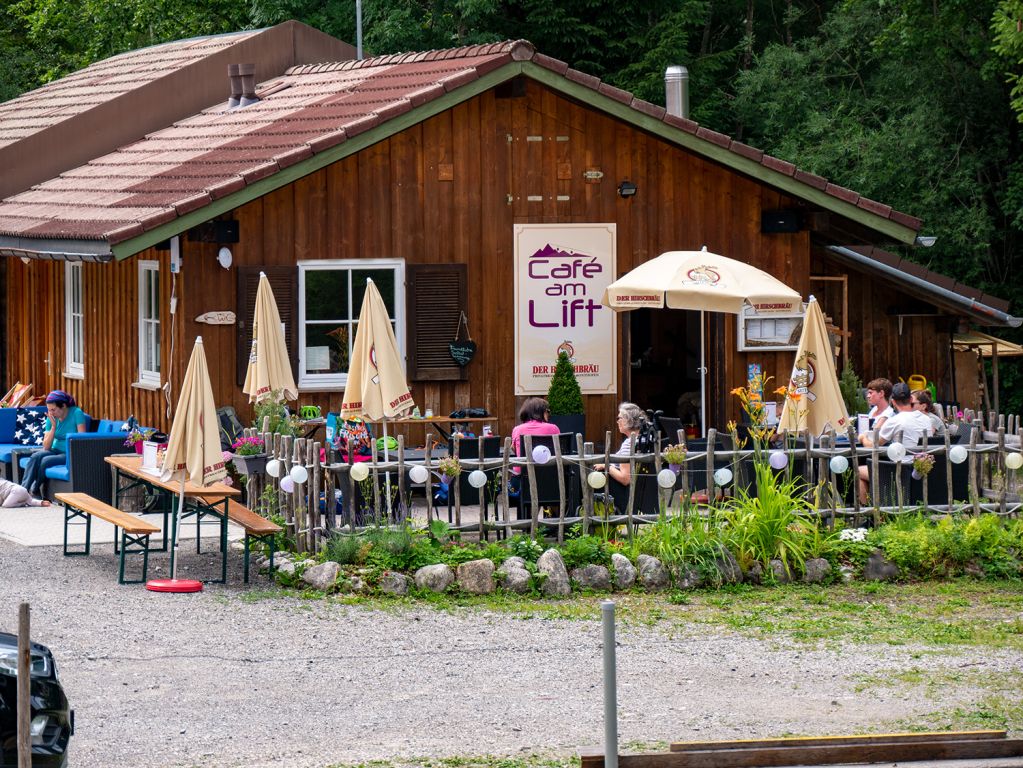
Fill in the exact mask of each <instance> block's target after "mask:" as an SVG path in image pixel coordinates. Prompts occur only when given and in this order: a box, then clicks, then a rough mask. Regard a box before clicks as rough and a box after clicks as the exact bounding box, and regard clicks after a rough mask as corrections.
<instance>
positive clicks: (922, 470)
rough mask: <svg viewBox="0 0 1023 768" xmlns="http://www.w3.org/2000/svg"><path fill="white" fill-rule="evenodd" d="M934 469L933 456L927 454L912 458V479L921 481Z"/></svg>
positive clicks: (919, 454)
mask: <svg viewBox="0 0 1023 768" xmlns="http://www.w3.org/2000/svg"><path fill="white" fill-rule="evenodd" d="M932 469H934V456H932V455H931V454H929V453H918V454H916V456H914V457H913V479H914V480H923V479H924V478H925V477H927V475H929V474H930V473H931V470H932Z"/></svg>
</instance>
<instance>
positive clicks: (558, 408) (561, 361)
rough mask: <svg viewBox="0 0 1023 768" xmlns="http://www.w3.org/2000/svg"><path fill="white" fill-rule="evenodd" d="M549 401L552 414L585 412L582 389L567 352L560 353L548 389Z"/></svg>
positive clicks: (569, 414) (567, 414)
mask: <svg viewBox="0 0 1023 768" xmlns="http://www.w3.org/2000/svg"><path fill="white" fill-rule="evenodd" d="M547 403H548V405H550V407H551V415H552V416H571V415H574V414H579V413H582V412H583V394H582V390H581V389H580V388H579V382H578V380H577V379H576V378H575V368H574V367H573V366H572V361H571V360H569V359H568V353H567V352H564V351H562V352H559V353H558V362H557V365H555V366H554V375H553V376H551V383H550V386H549V387H548V389H547Z"/></svg>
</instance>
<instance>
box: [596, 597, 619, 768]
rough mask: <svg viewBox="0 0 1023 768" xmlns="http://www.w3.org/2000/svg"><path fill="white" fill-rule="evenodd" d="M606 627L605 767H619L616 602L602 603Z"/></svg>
mask: <svg viewBox="0 0 1023 768" xmlns="http://www.w3.org/2000/svg"><path fill="white" fill-rule="evenodd" d="M600 618H601V623H602V624H603V628H604V768H618V672H617V663H616V661H615V604H614V601H613V600H604V601H603V602H601V604H600Z"/></svg>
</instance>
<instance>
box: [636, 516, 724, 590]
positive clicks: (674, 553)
mask: <svg viewBox="0 0 1023 768" xmlns="http://www.w3.org/2000/svg"><path fill="white" fill-rule="evenodd" d="M624 549H625V550H626V551H625V552H624V553H625V554H627V555H628V556H629V559H630V560H635V559H636V556H637V555H650V556H652V557H656V558H657V559H658V560H660V561H661V562H662V563H664V564H665V565H666V566H669V567H671V568H674V569H680V568H682V567H688V568H693V569H695V570H696V571H697V572H698V573H699V574H700V575H701V576H703V577H705V578H706V577H710V578H713V579H717V578H718V569H717V560H718V558H719V557H721V555H722V554H723V553H724V549H725V546H724V542H723V532H722V528H721V522H720V521H719V520H718V518H717V517H716V516H715V515H714V513H713V511H712V512H711V513H710V515H708V516H707V517H702V516H701V515H698V514H691V515H677V516H674V517H667V516H662V517H661V519H660V520H658V521H657V522H656V523H654V524H652V525H646V526H642V527H641V528H640V529H639V530H638V531H637V532H636V535H635V536H633V537H632V542H631V544H629V545H627V546H626V547H624Z"/></svg>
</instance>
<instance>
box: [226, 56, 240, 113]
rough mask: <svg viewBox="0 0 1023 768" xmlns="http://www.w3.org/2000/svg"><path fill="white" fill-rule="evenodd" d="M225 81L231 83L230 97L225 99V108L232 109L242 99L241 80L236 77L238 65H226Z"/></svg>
mask: <svg viewBox="0 0 1023 768" xmlns="http://www.w3.org/2000/svg"><path fill="white" fill-rule="evenodd" d="M227 79H228V80H230V82H231V95H230V97H229V98H228V99H227V108H228V109H234V108H235V107H237V106H238V104H239V102H240V101H241V99H242V79H241V78H240V77H238V65H237V64H228V65H227Z"/></svg>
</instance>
